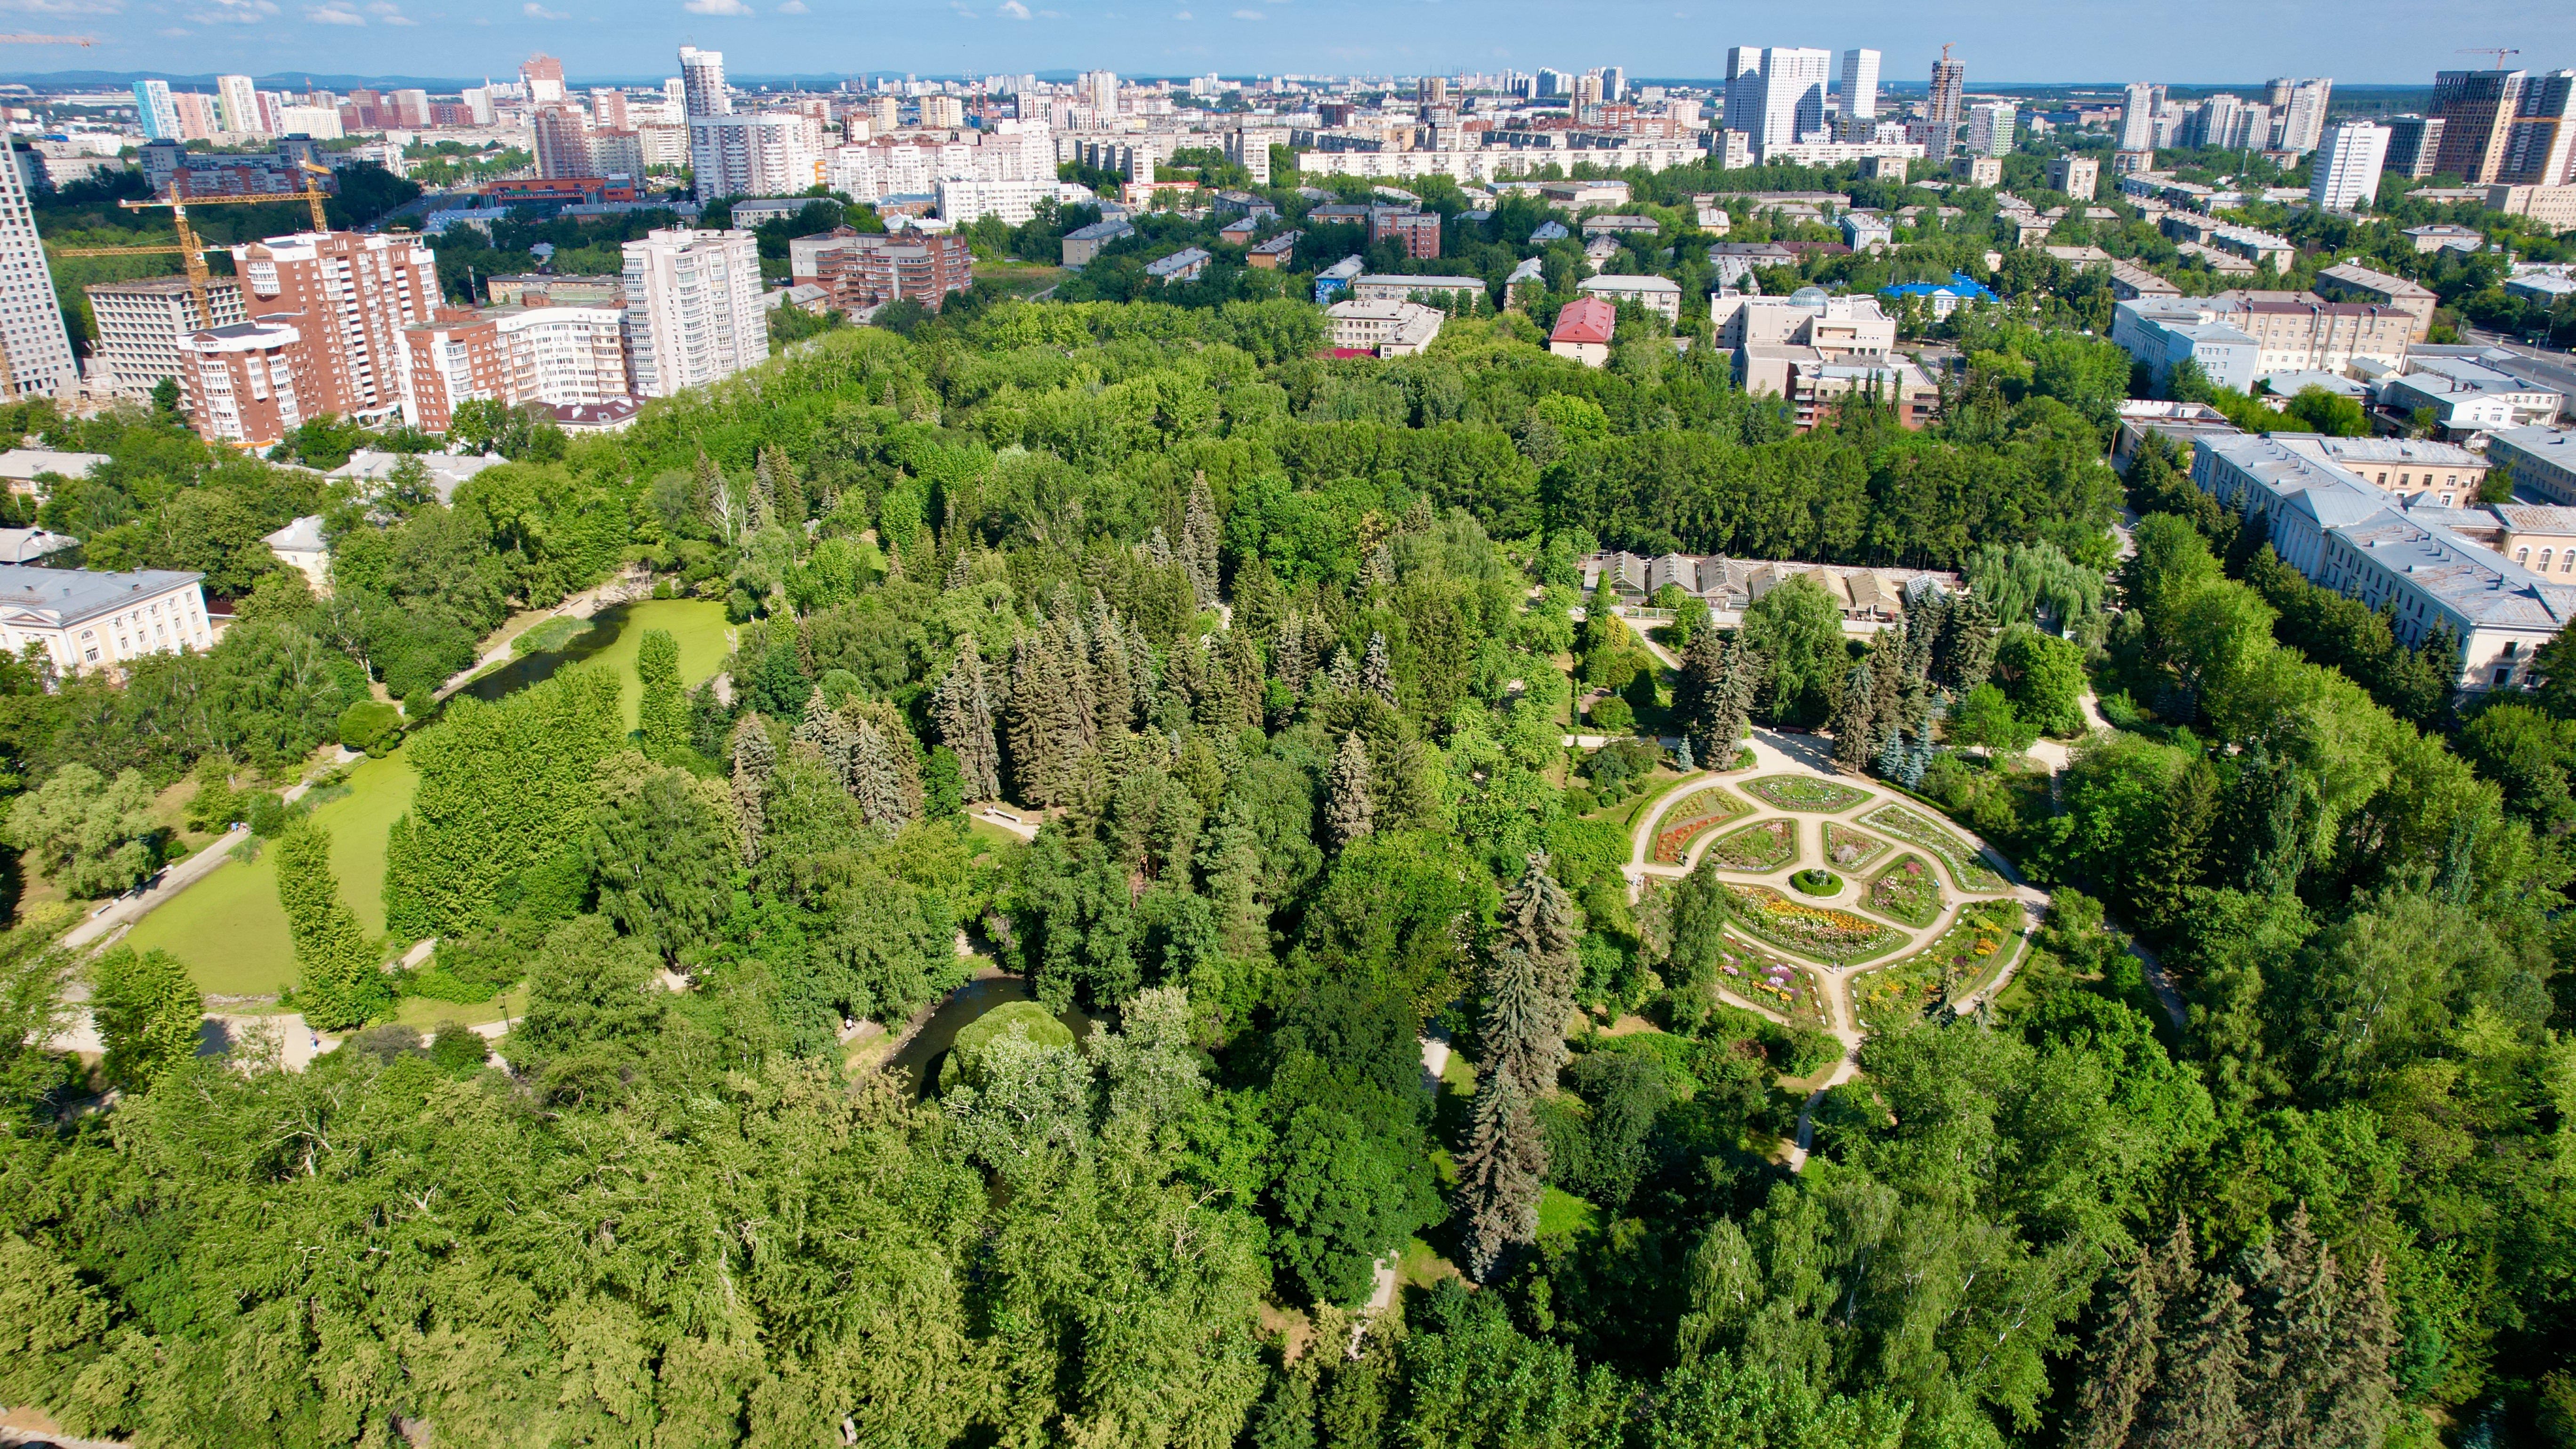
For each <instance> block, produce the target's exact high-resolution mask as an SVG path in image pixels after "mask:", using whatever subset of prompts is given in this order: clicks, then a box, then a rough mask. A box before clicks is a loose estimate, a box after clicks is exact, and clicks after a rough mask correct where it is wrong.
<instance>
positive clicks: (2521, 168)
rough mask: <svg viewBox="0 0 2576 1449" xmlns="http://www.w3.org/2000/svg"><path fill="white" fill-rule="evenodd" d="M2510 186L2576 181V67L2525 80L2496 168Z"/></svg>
mask: <svg viewBox="0 0 2576 1449" xmlns="http://www.w3.org/2000/svg"><path fill="white" fill-rule="evenodd" d="M2495 179H2496V180H2497V181H2498V182H2500V183H2502V184H2504V185H2508V186H2564V185H2567V184H2568V183H2569V182H2570V181H2571V180H2576V71H2570V70H2552V71H2543V72H2541V73H2540V74H2538V75H2533V76H2527V77H2525V78H2524V79H2523V83H2522V95H2521V98H2520V99H2519V100H2518V101H2517V102H2516V103H2515V105H2514V108H2513V124H2512V127H2511V128H2510V129H2509V130H2508V131H2507V132H2506V135H2505V143H2504V159H2503V161H2502V162H2501V163H2500V164H2499V166H2498V168H2497V171H2496V178H2495Z"/></svg>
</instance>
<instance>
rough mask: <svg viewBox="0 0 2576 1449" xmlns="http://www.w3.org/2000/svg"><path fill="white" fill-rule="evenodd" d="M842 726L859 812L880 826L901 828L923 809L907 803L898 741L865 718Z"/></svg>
mask: <svg viewBox="0 0 2576 1449" xmlns="http://www.w3.org/2000/svg"><path fill="white" fill-rule="evenodd" d="M843 728H844V730H845V732H846V734H847V736H848V738H849V747H848V753H847V759H848V766H847V775H846V778H847V779H848V781H849V790H850V795H851V798H853V799H855V800H857V801H858V802H859V815H860V816H861V818H863V819H865V820H866V821H867V822H868V823H869V824H870V825H874V826H877V827H878V828H880V829H883V830H886V831H889V832H891V831H896V830H901V829H902V828H903V827H904V826H905V825H907V824H909V823H911V821H912V819H913V817H914V816H915V815H917V814H918V813H920V812H919V809H918V807H915V808H911V809H907V808H906V806H905V801H904V789H903V774H902V770H901V769H900V767H899V766H898V765H897V764H896V762H895V751H896V744H895V742H894V741H891V740H888V739H887V738H886V737H885V733H884V732H883V731H882V730H880V729H878V728H877V725H876V723H875V722H874V721H872V720H869V719H866V718H864V717H862V718H856V719H852V720H849V721H848V722H846V724H845V725H844V726H843ZM907 747H908V742H907Z"/></svg>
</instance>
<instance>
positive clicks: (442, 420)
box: [403, 302, 629, 433]
mask: <svg viewBox="0 0 2576 1449" xmlns="http://www.w3.org/2000/svg"><path fill="white" fill-rule="evenodd" d="M625 316H626V308H625V306H624V305H623V303H622V302H619V303H608V304H602V303H589V304H571V305H560V306H559V305H551V304H543V303H541V304H538V305H534V306H515V305H514V306H500V307H485V308H480V309H476V308H462V307H442V308H440V309H439V315H438V316H437V318H436V319H435V320H432V321H429V322H422V323H416V324H414V325H413V326H411V327H407V328H405V329H404V330H403V345H404V348H405V349H406V351H407V353H408V356H409V367H408V369H407V371H406V372H405V374H404V376H405V378H406V383H405V387H404V390H403V421H404V422H406V423H409V424H411V425H412V426H413V427H416V428H420V429H423V430H425V431H428V432H433V433H444V432H446V431H447V429H448V427H449V425H450V423H452V422H453V421H454V419H455V416H456V408H457V405H458V404H460V403H464V402H470V401H475V400H479V399H489V400H493V401H497V402H499V403H501V404H502V405H503V406H506V407H513V408H516V407H522V406H525V405H527V404H530V403H541V404H544V405H546V406H549V407H573V406H580V405H583V404H597V403H605V402H614V401H616V400H617V399H619V398H623V397H626V396H628V395H629V386H628V382H627V377H626V342H625V326H624V323H625Z"/></svg>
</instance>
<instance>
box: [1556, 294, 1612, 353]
mask: <svg viewBox="0 0 2576 1449" xmlns="http://www.w3.org/2000/svg"><path fill="white" fill-rule="evenodd" d="M1618 327H1619V309H1618V308H1616V307H1613V306H1611V305H1610V304H1609V303H1608V302H1605V301H1603V300H1601V299H1600V298H1599V297H1577V298H1575V299H1574V300H1573V301H1571V302H1568V303H1566V304H1565V310H1564V311H1562V312H1559V313H1557V314H1556V329H1555V330H1554V331H1552V332H1550V333H1548V334H1547V340H1548V341H1550V342H1574V343H1600V344H1607V343H1608V342H1609V341H1610V338H1611V335H1612V334H1613V333H1614V332H1616V331H1617V330H1618Z"/></svg>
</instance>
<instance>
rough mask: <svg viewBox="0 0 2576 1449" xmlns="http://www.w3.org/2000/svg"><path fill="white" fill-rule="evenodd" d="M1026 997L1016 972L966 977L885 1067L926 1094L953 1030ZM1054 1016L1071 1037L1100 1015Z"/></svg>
mask: <svg viewBox="0 0 2576 1449" xmlns="http://www.w3.org/2000/svg"><path fill="white" fill-rule="evenodd" d="M1030 999H1032V998H1031V997H1030V995H1029V987H1028V983H1027V982H1025V981H1022V980H1021V979H1020V978H1018V977H1016V976H987V977H984V978H982V979H980V980H976V981H969V982H967V983H966V984H965V985H963V986H960V987H958V988H957V989H956V990H955V991H952V992H950V993H948V999H947V1000H946V1001H943V1002H941V1003H939V1009H938V1010H936V1011H933V1012H932V1013H931V1014H930V1020H929V1021H928V1022H927V1023H925V1024H924V1025H923V1026H922V1028H921V1030H920V1031H919V1032H918V1033H916V1034H915V1035H914V1036H913V1038H912V1040H910V1041H908V1042H905V1043H904V1044H903V1050H901V1051H899V1052H896V1053H895V1054H894V1056H893V1057H891V1058H889V1059H888V1060H887V1062H886V1064H885V1069H886V1070H887V1071H889V1072H892V1073H894V1074H895V1075H896V1076H898V1077H901V1078H902V1079H903V1082H904V1085H905V1086H906V1087H907V1088H909V1089H910V1090H911V1092H912V1094H913V1095H914V1096H916V1097H918V1096H924V1095H927V1094H928V1092H929V1089H930V1086H931V1084H932V1083H934V1082H936V1081H938V1080H939V1066H940V1063H941V1061H942V1060H943V1059H944V1058H946V1057H947V1055H948V1048H949V1047H950V1046H952V1045H954V1044H955V1043H956V1041H957V1033H959V1032H960V1031H963V1030H965V1029H966V1027H967V1025H968V1024H969V1023H971V1022H973V1021H974V1020H975V1018H977V1017H979V1016H982V1015H983V1014H984V1013H985V1012H988V1011H991V1010H992V1009H993V1008H995V1007H997V1006H1000V1005H1002V1004H1003V1003H1005V1002H1011V1001H1028V1000H1030ZM1055 1019H1056V1020H1058V1021H1060V1022H1063V1023H1064V1025H1065V1029H1066V1030H1067V1031H1070V1032H1072V1033H1073V1039H1074V1040H1075V1041H1081V1040H1083V1039H1084V1038H1086V1037H1088V1036H1090V1035H1091V1033H1092V1031H1093V1030H1094V1029H1095V1028H1096V1027H1097V1026H1098V1025H1099V1022H1100V1018H1098V1017H1094V1016H1091V1015H1089V1014H1087V1013H1085V1012H1082V1011H1079V1010H1069V1011H1060V1012H1057V1013H1056V1018H1055Z"/></svg>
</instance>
